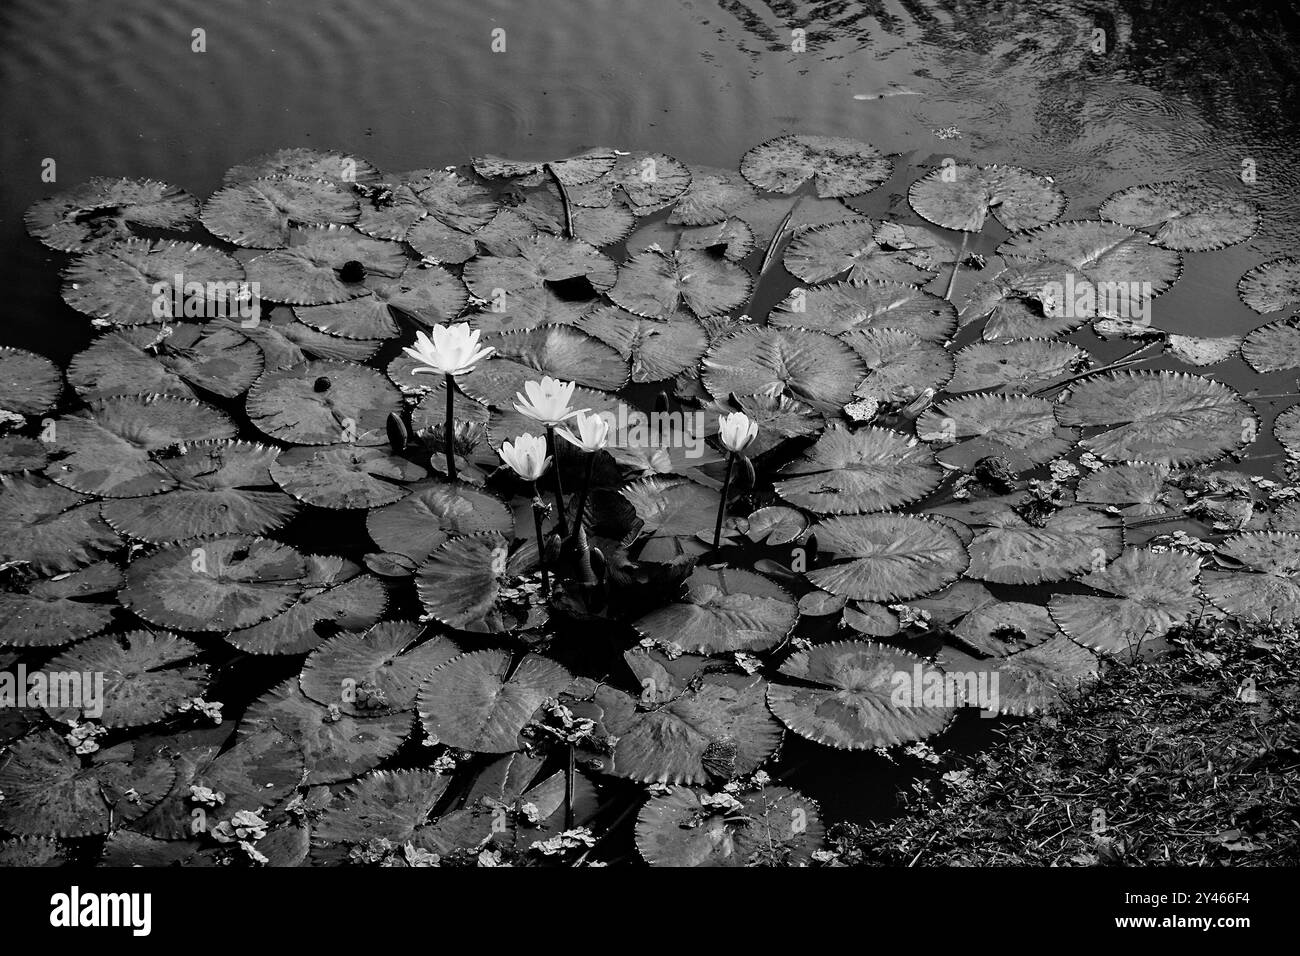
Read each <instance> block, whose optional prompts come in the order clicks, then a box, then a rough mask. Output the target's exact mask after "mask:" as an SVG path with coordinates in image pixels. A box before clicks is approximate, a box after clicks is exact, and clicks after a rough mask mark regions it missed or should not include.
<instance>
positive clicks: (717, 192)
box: [668, 166, 758, 226]
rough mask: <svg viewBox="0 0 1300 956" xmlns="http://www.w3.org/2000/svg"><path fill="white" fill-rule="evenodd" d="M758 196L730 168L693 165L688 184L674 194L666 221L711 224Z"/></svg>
mask: <svg viewBox="0 0 1300 956" xmlns="http://www.w3.org/2000/svg"><path fill="white" fill-rule="evenodd" d="M757 198H758V192H757V191H756V190H755V189H754V187H752V186H751V185H749V183H747V182H746V181H745V180H744V179H743V178H742V177H740V176H738V175H736V173H734V172H732V171H731V170H729V169H715V168H713V167H709V166H692V167H691V184H690V185H689V186H687V187H686V192H684V193H682V194H681V195H680V196H678V197H677V204H676V205H675V206H673V211H672V213H670V214H669V216H668V221H669V222H670V223H679V224H681V225H684V226H708V225H712V224H713V223H718V222H722V221H723V220H724V219H726V218H727V217H729V216H731V215H732V214H733V213H734V212H735V211H736V210H737V209H739V208H740V207H742V206H744V205H745V204H746V203H749V202H752V201H753V200H755V199H757Z"/></svg>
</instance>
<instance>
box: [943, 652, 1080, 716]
mask: <svg viewBox="0 0 1300 956" xmlns="http://www.w3.org/2000/svg"><path fill="white" fill-rule="evenodd" d="M940 661H941V663H942V664H943V665H944V667H945V669H946V670H948V671H950V672H953V671H956V672H961V673H963V674H964V675H965V676H966V679H967V680H968V681H969V680H971V679H974V680H975V681H976V682H977V683H979V682H980V681H983V682H984V683H985V685H986V686H988V687H989V688H990V691H992V690H993V688H995V687H996V709H997V710H998V711H999V712H1000V713H1003V714H1010V715H1012V716H1016V717H1025V716H1028V715H1030V714H1033V713H1035V712H1038V713H1049V712H1051V711H1054V710H1058V709H1060V708H1061V707H1062V706H1063V704H1064V703H1065V699H1066V697H1068V696H1069V695H1072V694H1075V693H1078V692H1079V691H1080V690H1082V689H1083V688H1084V687H1086V686H1087V685H1088V684H1091V683H1092V682H1093V681H1095V680H1096V679H1097V675H1098V665H1099V661H1098V658H1097V655H1096V654H1094V653H1092V652H1091V651H1089V650H1088V649H1087V648H1084V647H1081V646H1080V645H1078V644H1076V643H1074V641H1072V640H1070V639H1069V638H1068V637H1066V636H1065V635H1064V634H1061V635H1058V636H1057V637H1054V638H1052V640H1050V641H1048V642H1047V643H1046V644H1039V645H1038V646H1036V647H1031V648H1029V649H1028V650H1025V651H1020V652H1018V653H1015V654H1012V655H1010V656H1008V657H991V658H986V659H983V660H977V659H975V658H973V657H970V656H969V655H967V654H963V653H962V652H960V651H953V650H945V651H944V653H943V655H942V657H941V658H940ZM994 681H997V683H996V684H994ZM990 696H994V694H992V693H990ZM990 703H994V702H993V701H990Z"/></svg>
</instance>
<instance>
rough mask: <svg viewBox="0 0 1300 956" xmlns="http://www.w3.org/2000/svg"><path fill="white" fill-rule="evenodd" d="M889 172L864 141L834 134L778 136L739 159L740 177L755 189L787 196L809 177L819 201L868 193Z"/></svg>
mask: <svg viewBox="0 0 1300 956" xmlns="http://www.w3.org/2000/svg"><path fill="white" fill-rule="evenodd" d="M892 171H893V163H891V162H890V161H889V160H888V159H886V158H885V157H884V155H882V154H881V152H880V150H878V149H876V147H874V146H872V145H871V144H870V143H863V142H860V141H858V140H854V139H845V138H843V137H838V136H778V137H777V138H776V139H771V140H768V141H767V142H766V143H762V144H761V145H758V146H755V147H754V148H753V149H751V150H750V151H749V152H747V153H745V155H744V156H743V157H741V160H740V174H741V175H742V176H744V177H745V178H746V179H748V180H749V181H750V182H751V183H753V184H754V185H755V186H757V187H758V188H759V189H766V190H768V191H770V192H776V193H792V192H795V191H796V190H798V188H799V187H800V186H802V185H803V184H804V183H806V182H807V181H808V180H809V179H811V180H812V181H813V184H814V185H815V187H816V189H817V195H818V196H820V197H822V198H824V199H825V198H831V197H836V196H859V195H861V194H862V193H866V192H870V191H871V190H873V189H875V188H876V187H877V186H879V185H880V184H881V183H883V182H884V181H885V180H887V179H888V178H889V175H890V173H891V172H892Z"/></svg>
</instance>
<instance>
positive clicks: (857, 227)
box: [783, 219, 950, 286]
mask: <svg viewBox="0 0 1300 956" xmlns="http://www.w3.org/2000/svg"><path fill="white" fill-rule="evenodd" d="M942 255H943V252H942V251H941V247H940V244H939V243H938V242H937V241H935V240H933V239H930V238H929V237H928V236H926V235H925V233H924V232H923V231H922V230H919V229H916V228H915V227H908V226H896V225H894V224H893V223H883V224H881V225H880V226H877V225H876V224H875V223H873V222H872V221H871V220H869V219H863V220H860V221H854V222H841V223H831V224H829V225H825V226H810V227H806V228H803V229H800V230H798V231H797V232H796V233H795V237H794V239H793V240H791V242H790V244H789V245H788V246H786V248H785V258H784V260H783V262H784V264H785V268H786V270H787V271H788V272H789V273H790V274H791V275H793V276H795V277H796V278H799V279H801V280H803V281H804V282H808V283H818V282H825V281H826V280H827V279H834V278H835V277H837V276H843V280H844V281H846V282H855V283H856V282H866V281H867V280H882V281H888V282H900V283H909V284H912V285H918V286H920V285H925V284H926V283H927V282H929V281H930V280H931V279H933V278H934V277H935V275H936V274H937V273H938V271H939V268H940V265H941V263H942V261H943V260H942V258H941V257H942ZM949 258H950V256H949ZM846 273H847V274H846Z"/></svg>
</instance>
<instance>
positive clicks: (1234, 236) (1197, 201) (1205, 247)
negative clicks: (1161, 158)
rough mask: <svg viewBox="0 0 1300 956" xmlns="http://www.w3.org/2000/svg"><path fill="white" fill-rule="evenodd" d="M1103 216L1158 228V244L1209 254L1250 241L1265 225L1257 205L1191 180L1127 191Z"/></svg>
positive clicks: (1104, 208) (1111, 200) (1103, 208)
mask: <svg viewBox="0 0 1300 956" xmlns="http://www.w3.org/2000/svg"><path fill="white" fill-rule="evenodd" d="M1097 215H1099V216H1100V217H1101V218H1102V219H1110V220H1112V221H1113V222H1122V223H1123V224H1124V225H1126V226H1132V227H1133V228H1134V229H1143V230H1148V231H1154V235H1155V241H1156V242H1157V243H1159V244H1160V245H1162V246H1164V247H1165V248H1166V249H1180V250H1183V251H1185V252H1209V251H1211V250H1214V249H1222V248H1224V247H1225V246H1232V245H1236V244H1237V243H1239V242H1245V241H1246V240H1247V239H1249V238H1250V237H1251V236H1252V235H1254V234H1255V229H1256V228H1257V227H1258V226H1259V210H1257V209H1256V208H1255V204H1254V203H1251V202H1248V201H1247V200H1245V199H1238V198H1236V197H1234V196H1231V195H1228V194H1226V193H1224V192H1223V191H1221V190H1215V189H1211V188H1208V187H1206V186H1204V185H1203V184H1196V183H1186V182H1161V183H1147V184H1145V185H1142V186H1130V187H1129V188H1127V189H1121V190H1120V191H1119V192H1117V193H1114V194H1112V195H1111V196H1110V197H1109V198H1108V199H1107V200H1106V201H1105V202H1103V203H1102V204H1101V205H1100V206H1099V207H1098V208H1097Z"/></svg>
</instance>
